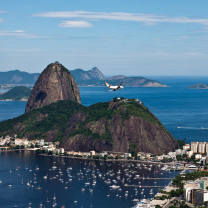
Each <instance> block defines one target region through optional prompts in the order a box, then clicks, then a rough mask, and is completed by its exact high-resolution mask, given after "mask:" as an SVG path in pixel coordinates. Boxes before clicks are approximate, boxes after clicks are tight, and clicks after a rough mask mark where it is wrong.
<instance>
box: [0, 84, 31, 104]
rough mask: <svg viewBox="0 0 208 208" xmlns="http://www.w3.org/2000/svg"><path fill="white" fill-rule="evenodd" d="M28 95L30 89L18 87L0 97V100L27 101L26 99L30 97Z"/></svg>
mask: <svg viewBox="0 0 208 208" xmlns="http://www.w3.org/2000/svg"><path fill="white" fill-rule="evenodd" d="M30 93H31V89H30V88H28V87H24V86H18V87H14V88H12V89H11V90H9V91H7V92H5V93H3V94H2V95H0V100H8V101H9V100H12V101H13V100H15V101H27V100H28V97H29V96H30Z"/></svg>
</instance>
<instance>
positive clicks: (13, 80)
mask: <svg viewBox="0 0 208 208" xmlns="http://www.w3.org/2000/svg"><path fill="white" fill-rule="evenodd" d="M70 72H71V74H72V75H73V77H74V79H75V81H76V82H77V84H78V85H79V86H105V81H107V82H108V83H109V84H111V85H118V84H120V83H121V82H123V84H122V85H123V86H124V87H167V85H164V84H162V83H160V82H158V81H155V80H151V79H146V78H145V77H139V76H138V77H137V76H135V77H126V76H124V75H116V76H112V77H109V78H106V77H105V75H104V74H103V73H102V72H101V71H100V70H99V69H98V68H97V67H94V68H92V69H91V70H88V71H84V70H83V69H75V70H71V71H70ZM39 75H40V73H31V74H30V73H28V72H22V71H19V70H14V71H8V72H0V85H3V84H13V85H15V84H17V85H21V84H32V85H34V84H35V82H36V81H37V79H38V77H39Z"/></svg>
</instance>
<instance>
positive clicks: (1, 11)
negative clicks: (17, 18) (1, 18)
mask: <svg viewBox="0 0 208 208" xmlns="http://www.w3.org/2000/svg"><path fill="white" fill-rule="evenodd" d="M0 13H8V11H3V10H0Z"/></svg>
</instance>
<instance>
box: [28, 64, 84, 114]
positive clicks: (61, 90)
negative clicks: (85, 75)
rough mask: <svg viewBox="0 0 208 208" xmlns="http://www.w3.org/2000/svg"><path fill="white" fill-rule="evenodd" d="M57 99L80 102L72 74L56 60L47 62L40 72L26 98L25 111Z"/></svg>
mask: <svg viewBox="0 0 208 208" xmlns="http://www.w3.org/2000/svg"><path fill="white" fill-rule="evenodd" d="M59 100H72V101H75V102H77V103H81V98H80V93H79V88H78V85H77V83H76V82H75V80H74V78H73V76H72V74H71V73H70V72H69V71H68V69H66V68H65V67H64V66H63V65H61V64H59V63H58V62H55V63H52V64H49V65H48V66H47V67H46V69H45V70H44V71H43V72H42V73H41V75H40V76H39V78H38V80H37V82H36V83H35V86H34V88H33V90H32V92H31V94H30V97H29V99H28V102H27V105H26V108H25V112H26V113H27V112H29V111H31V110H33V109H36V108H40V107H43V106H46V105H49V104H51V103H55V102H57V101H59Z"/></svg>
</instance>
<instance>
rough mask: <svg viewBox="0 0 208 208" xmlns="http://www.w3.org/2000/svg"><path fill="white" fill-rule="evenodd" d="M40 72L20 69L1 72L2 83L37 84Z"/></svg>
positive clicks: (0, 80) (0, 81) (0, 82)
mask: <svg viewBox="0 0 208 208" xmlns="http://www.w3.org/2000/svg"><path fill="white" fill-rule="evenodd" d="M39 75H40V73H32V74H30V73H28V72H23V71H19V70H17V69H16V70H13V71H8V72H0V84H35V82H36V81H37V79H38V77H39Z"/></svg>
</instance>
